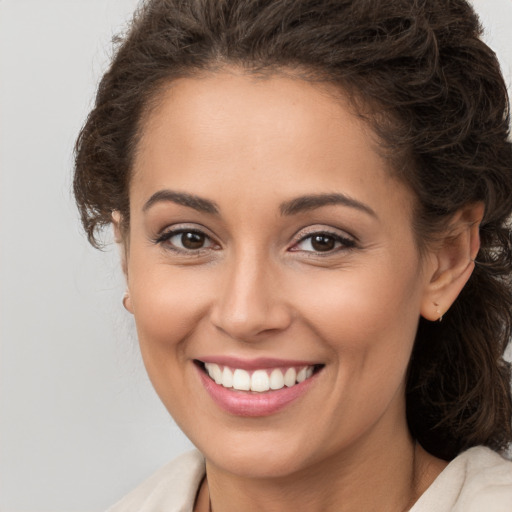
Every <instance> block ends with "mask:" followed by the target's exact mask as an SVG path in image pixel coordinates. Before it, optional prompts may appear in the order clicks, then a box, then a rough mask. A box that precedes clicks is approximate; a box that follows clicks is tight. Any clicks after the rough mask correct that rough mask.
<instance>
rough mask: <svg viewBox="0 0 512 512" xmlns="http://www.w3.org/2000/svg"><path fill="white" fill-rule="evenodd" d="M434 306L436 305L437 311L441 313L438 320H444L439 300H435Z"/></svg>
mask: <svg viewBox="0 0 512 512" xmlns="http://www.w3.org/2000/svg"><path fill="white" fill-rule="evenodd" d="M434 306H436V313H437V314H438V315H439V317H438V319H437V321H438V322H442V321H443V314H442V313H441V310H440V309H439V304H438V303H437V302H434Z"/></svg>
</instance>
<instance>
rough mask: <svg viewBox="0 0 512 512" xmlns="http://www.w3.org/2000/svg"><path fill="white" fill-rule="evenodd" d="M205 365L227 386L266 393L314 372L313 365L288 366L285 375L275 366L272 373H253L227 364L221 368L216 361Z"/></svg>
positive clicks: (265, 371) (217, 379)
mask: <svg viewBox="0 0 512 512" xmlns="http://www.w3.org/2000/svg"><path fill="white" fill-rule="evenodd" d="M204 367H205V369H206V372H207V373H208V375H209V376H210V377H211V378H212V379H213V380H214V381H215V383H216V384H220V385H221V386H223V387H225V388H234V389H237V390H240V391H256V392H259V393H264V392H266V391H269V390H270V389H272V390H278V389H282V388H283V387H284V386H286V387H289V388H290V387H292V386H295V384H297V383H301V382H303V381H305V380H306V379H309V378H310V377H311V376H312V375H313V372H314V367H313V366H304V367H303V368H300V369H299V371H298V372H297V370H296V369H295V368H288V369H287V370H286V372H285V373H284V375H283V371H282V370H281V369H279V368H274V369H273V370H272V371H271V372H270V375H269V373H268V371H267V370H256V371H254V372H253V373H252V375H251V374H250V373H249V372H248V371H246V370H242V369H238V368H237V369H235V370H233V369H231V368H229V367H227V366H224V368H221V367H220V366H219V365H218V364H215V363H205V364H204Z"/></svg>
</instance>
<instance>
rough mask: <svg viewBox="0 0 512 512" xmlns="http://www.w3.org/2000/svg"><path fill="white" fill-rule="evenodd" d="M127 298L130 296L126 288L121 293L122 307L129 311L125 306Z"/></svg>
mask: <svg viewBox="0 0 512 512" xmlns="http://www.w3.org/2000/svg"><path fill="white" fill-rule="evenodd" d="M129 298H130V293H129V292H128V290H126V291H125V292H124V295H123V307H124V309H126V311H129V309H128V307H127V306H126V302H127V300H128V299H129Z"/></svg>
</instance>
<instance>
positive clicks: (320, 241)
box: [311, 235, 335, 251]
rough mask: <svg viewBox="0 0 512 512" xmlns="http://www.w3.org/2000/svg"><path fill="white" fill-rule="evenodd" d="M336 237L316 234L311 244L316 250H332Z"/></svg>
mask: <svg viewBox="0 0 512 512" xmlns="http://www.w3.org/2000/svg"><path fill="white" fill-rule="evenodd" d="M334 244H335V241H334V238H333V237H332V236H329V235H315V236H314V237H313V240H312V241H311V245H312V246H313V249H315V251H331V250H332V249H334Z"/></svg>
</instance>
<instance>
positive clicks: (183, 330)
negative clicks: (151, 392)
mask: <svg viewBox="0 0 512 512" xmlns="http://www.w3.org/2000/svg"><path fill="white" fill-rule="evenodd" d="M138 263H139V262H138V260H137V259H136V258H132V261H131V262H130V266H131V268H130V270H131V273H130V274H129V275H130V276H132V277H133V278H130V281H129V287H130V295H131V296H132V304H133V313H134V317H135V322H136V325H137V332H138V336H139V343H140V347H141V352H142V356H143V358H144V361H145V363H146V365H147V366H149V365H151V367H148V372H150V371H152V369H153V368H152V366H153V365H152V361H154V366H160V365H171V364H173V363H174V362H175V361H176V359H182V358H184V357H186V349H187V345H186V343H185V341H186V340H187V338H188V336H189V335H190V334H191V332H192V331H193V330H194V329H196V328H197V326H198V325H199V324H200V323H201V321H202V320H203V318H204V317H205V313H206V311H207V310H208V304H209V302H210V299H209V297H210V287H209V286H208V283H209V280H208V279H207V276H204V275H202V274H204V271H202V270H198V269H197V268H195V269H192V268H188V269H187V268H183V269H179V268H178V269H177V268H173V267H171V266H169V265H166V264H151V263H148V262H147V260H146V261H144V262H143V263H142V264H138ZM192 277H193V278H192ZM150 376H151V375H150Z"/></svg>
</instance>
